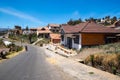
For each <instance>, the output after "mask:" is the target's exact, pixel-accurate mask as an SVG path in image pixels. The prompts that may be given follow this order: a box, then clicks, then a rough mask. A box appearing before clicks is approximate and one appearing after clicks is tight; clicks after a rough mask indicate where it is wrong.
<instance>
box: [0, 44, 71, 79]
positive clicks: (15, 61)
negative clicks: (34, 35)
mask: <svg viewBox="0 0 120 80" xmlns="http://www.w3.org/2000/svg"><path fill="white" fill-rule="evenodd" d="M45 57H46V56H45V54H44V51H43V50H42V48H39V47H36V46H31V45H29V46H28V52H23V53H21V54H20V55H18V56H16V57H14V58H12V59H9V60H6V61H4V62H3V63H0V80H73V79H72V78H71V77H69V75H68V74H65V73H63V72H62V70H61V69H59V68H58V67H57V66H55V65H52V64H50V63H48V62H47V61H46V58H45Z"/></svg>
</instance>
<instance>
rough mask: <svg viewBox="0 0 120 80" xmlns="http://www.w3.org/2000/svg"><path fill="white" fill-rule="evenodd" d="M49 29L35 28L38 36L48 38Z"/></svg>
mask: <svg viewBox="0 0 120 80" xmlns="http://www.w3.org/2000/svg"><path fill="white" fill-rule="evenodd" d="M50 33H51V31H50V30H49V29H48V27H43V28H38V29H37V36H38V37H40V38H50Z"/></svg>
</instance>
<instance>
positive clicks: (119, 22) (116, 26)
mask: <svg viewBox="0 0 120 80" xmlns="http://www.w3.org/2000/svg"><path fill="white" fill-rule="evenodd" d="M106 27H110V28H115V29H120V20H119V21H116V22H115V23H114V24H112V25H109V26H106Z"/></svg>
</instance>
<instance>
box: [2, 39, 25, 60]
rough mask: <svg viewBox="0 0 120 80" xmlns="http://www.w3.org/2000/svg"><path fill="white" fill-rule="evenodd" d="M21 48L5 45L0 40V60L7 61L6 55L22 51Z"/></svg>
mask: <svg viewBox="0 0 120 80" xmlns="http://www.w3.org/2000/svg"><path fill="white" fill-rule="evenodd" d="M22 50H23V47H22V46H17V45H15V44H13V43H12V44H10V45H5V44H4V42H3V40H2V39H0V59H7V56H8V55H12V54H14V53H15V52H19V51H22Z"/></svg>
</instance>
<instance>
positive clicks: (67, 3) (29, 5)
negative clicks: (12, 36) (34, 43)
mask: <svg viewBox="0 0 120 80" xmlns="http://www.w3.org/2000/svg"><path fill="white" fill-rule="evenodd" d="M119 3H120V0H0V27H6V28H8V26H9V28H13V27H14V25H20V26H22V27H26V26H28V27H40V26H46V25H47V24H48V23H56V24H62V23H66V22H67V21H69V20H70V19H78V18H82V19H85V18H89V17H95V18H102V17H104V16H108V15H110V16H117V17H120V5H119Z"/></svg>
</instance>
